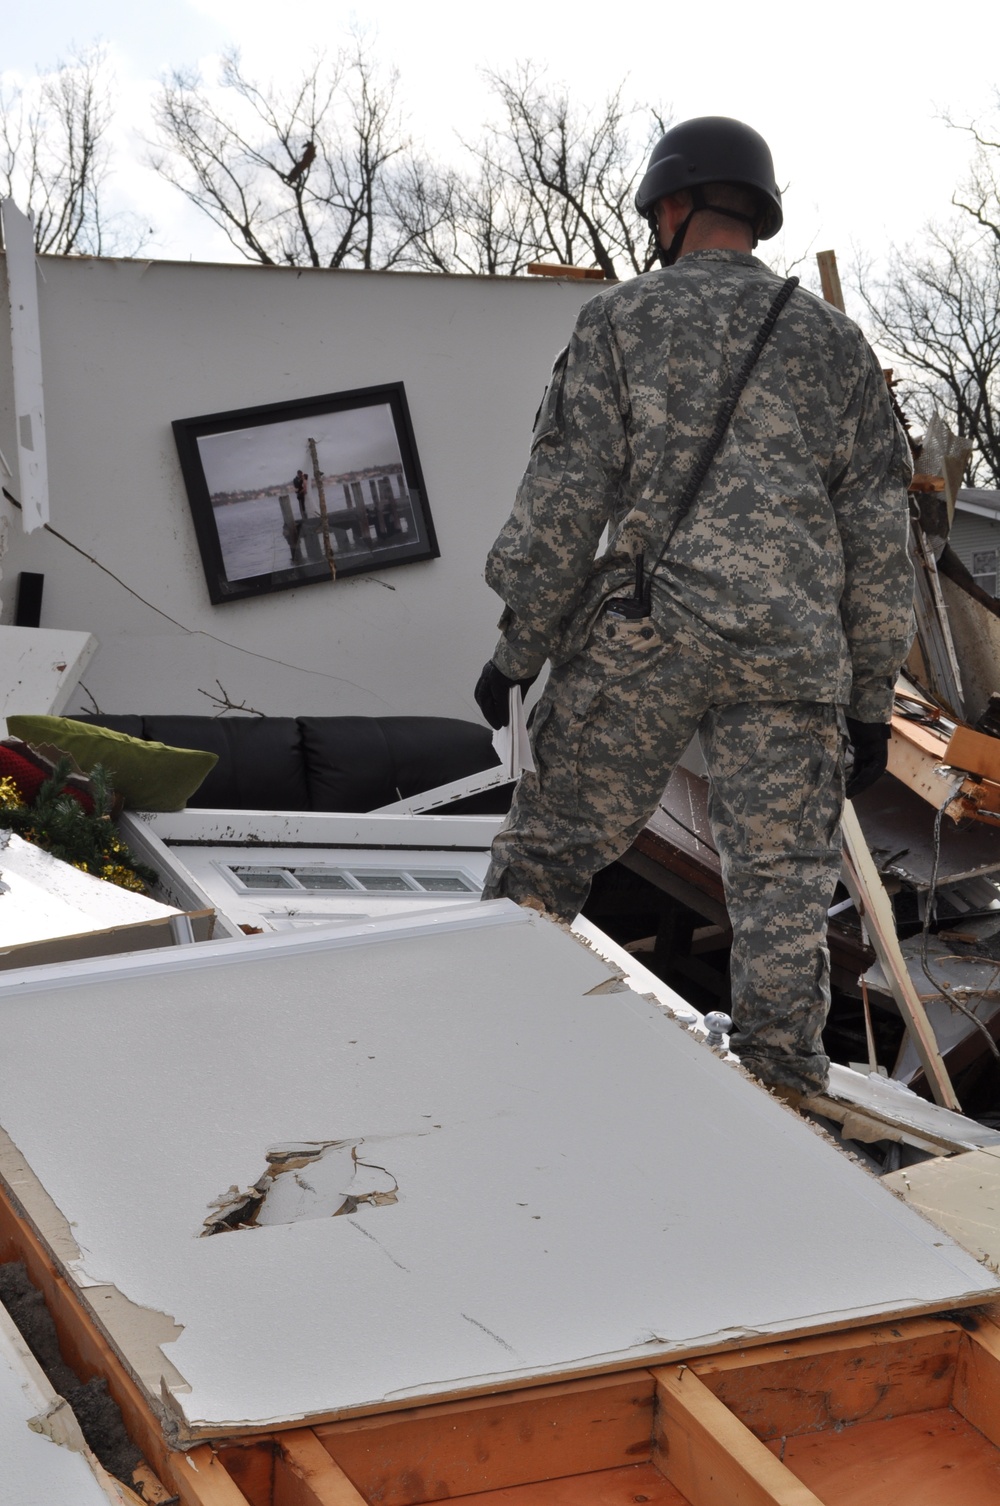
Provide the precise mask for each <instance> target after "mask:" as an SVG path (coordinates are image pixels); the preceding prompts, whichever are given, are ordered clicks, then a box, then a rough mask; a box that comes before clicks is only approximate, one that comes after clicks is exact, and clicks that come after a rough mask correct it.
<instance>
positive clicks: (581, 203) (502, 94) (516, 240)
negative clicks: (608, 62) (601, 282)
mask: <svg viewBox="0 0 1000 1506" xmlns="http://www.w3.org/2000/svg"><path fill="white" fill-rule="evenodd" d="M487 78H488V79H489V82H490V84H491V86H492V88H493V90H494V93H495V94H496V96H497V98H498V100H499V103H500V106H501V118H500V121H499V123H497V124H494V125H493V126H491V127H490V128H489V129H488V130H487V132H486V133H485V135H484V137H483V139H482V140H481V141H480V142H479V143H477V144H475V145H472V146H469V145H466V147H465V150H466V156H467V159H468V160H469V162H470V166H469V168H468V169H467V170H466V171H464V172H462V171H458V170H453V171H451V172H450V173H447V174H444V175H442V176H441V177H439V178H438V179H436V180H435V178H434V177H433V175H431V174H428V173H426V172H425V173H424V175H423V177H422V181H421V185H420V186H421V189H422V190H423V197H418V196H413V195H411V196H409V197H403V198H402V199H397V201H396V203H395V208H396V211H397V214H398V216H399V218H400V220H401V222H402V223H403V224H405V225H406V226H407V228H408V230H409V231H410V235H411V243H410V250H409V256H410V259H411V261H413V262H414V264H416V265H418V266H424V267H427V268H429V269H436V270H445V271H447V270H454V271H458V270H461V271H469V272H485V273H497V272H504V273H508V274H510V273H516V272H521V271H523V270H524V268H525V267H526V266H527V265H528V264H529V263H530V262H532V261H539V260H550V261H551V260H554V261H557V262H561V263H563V264H565V265H569V266H593V267H599V268H600V269H601V271H602V272H603V273H604V275H605V277H607V278H609V279H611V280H617V279H618V278H620V277H622V276H631V275H633V274H634V273H636V272H641V271H644V270H646V268H648V267H649V266H650V265H651V264H652V260H653V257H652V255H651V251H650V247H649V235H648V231H647V228H646V226H645V225H644V223H643V222H642V220H641V219H640V218H639V216H638V215H637V213H636V210H635V205H634V203H633V198H634V194H635V187H636V182H637V179H638V177H639V176H640V174H641V172H642V170H643V167H644V165H645V158H646V155H647V153H648V150H649V144H650V141H651V139H652V138H653V137H655V136H658V135H660V134H662V132H663V130H664V129H665V124H664V121H663V120H662V118H660V117H659V116H657V115H655V114H653V113H651V112H650V113H649V115H648V117H647V118H646V124H647V127H648V129H647V130H645V131H637V124H638V122H639V121H640V119H641V118H642V117H641V116H640V112H639V111H638V110H636V109H632V108H628V107H626V106H625V105H624V104H623V101H622V90H621V88H619V89H617V90H616V91H615V92H614V93H613V94H611V95H610V96H609V97H608V98H607V99H606V100H605V101H604V103H603V105H601V106H600V108H599V109H598V110H596V111H585V110H583V109H576V108H574V107H573V105H572V104H571V102H570V99H569V96H568V94H567V93H566V91H565V90H560V89H555V90H552V89H550V88H548V87H547V86H546V84H545V81H544V79H543V78H542V77H541V76H540V75H539V74H538V73H537V72H536V71H535V69H534V68H532V66H531V65H530V64H522V65H521V66H520V67H519V68H518V69H516V70H515V72H514V73H512V74H510V75H505V74H488V75H487ZM422 215H423V218H422Z"/></svg>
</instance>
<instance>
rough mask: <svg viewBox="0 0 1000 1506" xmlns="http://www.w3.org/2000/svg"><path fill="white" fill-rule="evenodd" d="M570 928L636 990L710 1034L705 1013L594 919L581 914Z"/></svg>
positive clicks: (672, 1014)
mask: <svg viewBox="0 0 1000 1506" xmlns="http://www.w3.org/2000/svg"><path fill="white" fill-rule="evenodd" d="M571 930H572V932H573V935H574V936H579V937H580V938H581V940H583V941H585V942H586V943H587V945H588V946H591V947H593V949H594V951H595V952H596V953H597V955H598V956H599V957H603V958H604V960H605V962H610V963H611V965H612V966H613V967H615V968H618V969H620V971H621V976H622V980H623V981H624V983H625V984H626V985H627V986H628V987H629V988H630V989H631V990H632V992H633V993H636V994H641V995H643V996H645V997H647V998H653V999H655V1000H656V1002H657V1003H658V1004H659V1005H660V1006H661V1007H662V1008H663V1009H664V1010H666V1012H667V1014H668V1015H670V1017H671V1018H672V1019H675V1020H678V1021H679V1022H680V1023H681V1024H682V1025H684V1026H685V1027H688V1026H692V1025H694V1026H696V1027H698V1030H699V1031H700V1032H702V1033H705V1034H707V1032H706V1031H704V1026H703V1023H702V1019H703V1017H702V1015H701V1014H700V1013H699V1012H698V1010H696V1009H695V1008H694V1006H693V1005H692V1004H689V1003H688V1001H687V999H684V998H682V997H681V995H680V994H679V993H678V992H677V991H676V989H673V988H671V987H670V984H669V983H664V981H663V979H662V978H658V977H657V976H656V974H655V973H654V972H651V971H650V969H649V968H648V967H646V966H645V965H644V964H643V963H642V962H640V961H639V959H638V958H637V957H635V956H633V954H632V953H631V952H627V951H626V950H625V948H624V947H623V946H619V945H618V943H617V941H612V939H611V937H610V936H608V935H607V934H606V933H605V932H604V931H602V930H601V929H600V928H599V927H598V926H595V925H594V923H593V921H590V920H587V919H586V917H585V916H583V915H578V916H577V917H576V919H575V920H574V922H573V924H572V927H571Z"/></svg>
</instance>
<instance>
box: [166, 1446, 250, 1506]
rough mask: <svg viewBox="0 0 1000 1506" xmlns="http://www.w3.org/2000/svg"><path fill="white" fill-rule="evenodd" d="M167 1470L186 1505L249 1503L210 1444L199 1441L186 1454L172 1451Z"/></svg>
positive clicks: (211, 1505) (245, 1504) (236, 1505)
mask: <svg viewBox="0 0 1000 1506" xmlns="http://www.w3.org/2000/svg"><path fill="white" fill-rule="evenodd" d="M166 1473H167V1478H169V1480H170V1482H171V1483H172V1484H173V1485H174V1486H176V1488H177V1493H178V1495H179V1496H180V1497H181V1499H182V1501H184V1502H185V1506H186V1503H187V1502H188V1501H189V1500H190V1501H191V1502H193V1503H194V1506H247V1498H246V1496H245V1495H244V1494H243V1492H242V1491H241V1490H240V1488H239V1486H238V1485H237V1484H236V1482H235V1481H234V1480H233V1478H232V1476H231V1475H230V1473H229V1471H228V1470H227V1469H226V1467H225V1465H224V1464H223V1462H222V1460H221V1459H220V1458H219V1456H218V1454H217V1453H216V1451H215V1449H214V1448H213V1446H212V1444H210V1443H199V1444H198V1446H197V1448H193V1449H191V1450H190V1451H189V1452H188V1453H186V1454H180V1453H174V1452H171V1453H170V1455H169V1465H168V1469H167V1472H166Z"/></svg>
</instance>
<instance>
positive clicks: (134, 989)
mask: <svg viewBox="0 0 1000 1506" xmlns="http://www.w3.org/2000/svg"><path fill="white" fill-rule="evenodd" d="M42 974H44V975H45V976H42ZM0 1034H2V1039H3V1041H4V1053H3V1060H2V1063H0V1104H2V1105H3V1108H2V1116H0V1117H2V1122H3V1127H4V1128H5V1129H6V1130H7V1132H8V1134H9V1135H10V1137H11V1140H12V1141H13V1143H14V1145H15V1146H16V1148H17V1150H18V1151H19V1152H20V1154H21V1155H22V1156H23V1157H24V1159H25V1160H26V1161H27V1163H28V1165H29V1167H30V1168H31V1171H32V1172H33V1174H34V1176H35V1177H36V1178H37V1179H38V1181H39V1183H40V1184H41V1186H42V1187H44V1189H45V1191H46V1193H47V1194H48V1196H49V1197H50V1198H51V1199H52V1202H53V1203H54V1205H55V1208H56V1209H58V1211H59V1217H58V1219H57V1220H56V1222H57V1224H58V1228H56V1229H49V1230H48V1231H47V1239H48V1241H49V1243H50V1245H51V1246H52V1247H53V1248H54V1249H55V1248H61V1249H62V1250H63V1252H64V1264H65V1266H66V1267H67V1269H68V1273H69V1275H70V1278H71V1279H72V1280H73V1281H74V1282H75V1283H76V1285H77V1286H78V1287H79V1288H81V1289H83V1290H84V1292H86V1291H87V1290H91V1289H93V1288H95V1287H96V1286H97V1285H98V1284H99V1285H101V1287H102V1288H103V1289H104V1290H107V1289H109V1288H114V1289H115V1291H116V1292H117V1293H118V1294H120V1297H121V1302H120V1303H118V1304H117V1309H120V1310H121V1311H117V1312H116V1304H113V1303H108V1304H106V1307H107V1318H106V1322H105V1326H106V1328H107V1329H108V1331H109V1333H110V1334H111V1336H112V1338H113V1340H114V1342H115V1343H116V1345H117V1346H118V1347H119V1349H120V1350H121V1351H122V1352H123V1353H124V1355H125V1356H126V1359H127V1360H128V1362H129V1364H130V1366H131V1368H132V1369H133V1371H134V1372H135V1373H137V1374H140V1375H142V1376H143V1377H144V1378H145V1383H146V1385H147V1387H148V1388H149V1390H150V1392H151V1393H153V1391H154V1388H153V1385H152V1376H153V1375H154V1374H155V1362H156V1358H157V1356H156V1353H155V1346H157V1345H158V1346H159V1347H160V1348H161V1350H162V1352H163V1356H164V1367H163V1370H164V1374H165V1375H166V1376H167V1380H166V1382H165V1387H164V1390H165V1396H166V1404H167V1406H168V1409H169V1412H170V1413H171V1414H173V1415H174V1416H175V1417H176V1420H177V1425H178V1428H179V1430H180V1432H181V1434H182V1435H183V1434H187V1435H189V1436H205V1435H207V1434H210V1433H217V1434H226V1433H232V1432H234V1431H237V1430H239V1429H241V1428H251V1427H252V1428H255V1429H260V1428H263V1427H267V1426H269V1425H271V1424H292V1423H295V1422H296V1421H298V1420H302V1419H318V1418H321V1417H324V1416H336V1415H347V1414H349V1413H350V1412H352V1411H376V1410H381V1409H383V1408H385V1407H387V1406H388V1407H392V1406H400V1405H405V1404H407V1403H412V1402H414V1401H416V1400H419V1399H445V1398H448V1397H452V1396H458V1395H462V1394H469V1393H473V1392H476V1391H483V1390H490V1389H496V1388H501V1387H507V1386H511V1385H515V1386H516V1385H524V1384H527V1383H529V1382H532V1381H536V1380H539V1379H542V1378H545V1377H550V1378H558V1377H563V1376H567V1375H572V1374H588V1373H597V1372H599V1371H600V1370H602V1369H611V1368H621V1367H622V1366H623V1365H625V1366H630V1365H636V1366H638V1365H642V1364H645V1363H648V1362H649V1361H650V1360H652V1359H657V1358H665V1357H668V1356H670V1357H676V1356H678V1355H681V1354H690V1353H694V1352H707V1351H710V1350H712V1349H717V1348H719V1347H720V1346H725V1345H726V1344H728V1343H731V1342H744V1343H746V1342H750V1343H752V1342H755V1341H758V1340H765V1339H768V1338H772V1337H775V1336H779V1335H783V1334H788V1333H793V1332H801V1331H805V1330H813V1329H823V1328H828V1327H831V1326H836V1325H838V1324H845V1325H846V1324H851V1323H856V1322H858V1321H861V1320H864V1319H865V1318H868V1317H874V1316H878V1315H882V1314H886V1313H902V1312H913V1311H916V1310H920V1309H922V1308H928V1309H932V1308H934V1307H943V1306H947V1307H951V1306H954V1305H956V1304H959V1303H963V1302H968V1301H971V1300H975V1299H976V1298H977V1297H986V1296H990V1295H993V1294H996V1293H998V1292H1000V1282H998V1281H997V1280H996V1279H995V1278H994V1277H992V1276H990V1275H988V1274H987V1273H986V1272H985V1271H984V1270H983V1268H982V1267H981V1266H979V1265H977V1264H976V1262H974V1261H973V1260H972V1259H971V1258H970V1257H969V1256H968V1255H966V1254H965V1252H964V1251H962V1250H961V1249H959V1248H958V1247H957V1246H956V1245H955V1244H953V1243H952V1242H951V1241H950V1240H949V1239H948V1238H947V1237H946V1236H944V1235H942V1234H940V1233H939V1232H938V1231H937V1230H936V1229H935V1228H933V1226H931V1225H930V1224H928V1223H927V1222H926V1221H925V1220H923V1219H922V1218H920V1217H919V1215H917V1214H915V1213H914V1212H913V1211H912V1210H911V1209H908V1208H906V1207H905V1206H904V1205H903V1204H901V1203H900V1202H899V1201H898V1200H897V1199H895V1198H894V1197H892V1195H891V1194H890V1193H888V1192H887V1191H886V1189H884V1188H882V1187H881V1186H879V1185H878V1183H877V1182H875V1181H873V1180H872V1179H871V1178H870V1177H869V1176H868V1175H867V1174H866V1173H865V1172H863V1171H862V1170H861V1169H860V1168H859V1167H857V1166H856V1165H855V1164H853V1163H852V1162H850V1161H848V1160H847V1159H845V1158H844V1157H843V1156H841V1155H840V1154H839V1152H838V1151H836V1150H835V1149H834V1148H833V1146H832V1145H830V1144H829V1143H827V1142H826V1141H825V1140H824V1139H822V1138H821V1137H819V1136H817V1135H816V1134H814V1133H813V1131H812V1130H811V1129H810V1128H809V1127H808V1126H807V1125H806V1124H805V1123H804V1122H803V1121H802V1120H801V1119H799V1118H798V1117H797V1116H796V1115H794V1114H793V1113H791V1112H790V1111H788V1110H787V1109H785V1108H784V1107H783V1106H782V1105H781V1104H780V1103H778V1102H777V1101H776V1100H774V1099H773V1098H771V1097H770V1095H768V1094H766V1093H764V1092H762V1091H761V1090H760V1088H759V1087H758V1086H757V1085H755V1084H754V1083H752V1082H751V1081H750V1080H749V1079H747V1078H745V1077H743V1076H742V1075H741V1074H740V1073H739V1071H738V1070H736V1069H735V1068H733V1067H732V1066H728V1065H726V1064H725V1063H724V1062H721V1061H719V1060H718V1059H717V1058H716V1057H715V1056H714V1055H713V1054H712V1053H711V1052H710V1051H708V1050H707V1049H706V1048H705V1047H704V1046H702V1045H699V1044H698V1042H697V1041H696V1040H694V1039H693V1038H692V1036H691V1035H689V1034H688V1033H686V1032H685V1031H684V1030H682V1029H681V1028H680V1027H679V1026H678V1025H677V1024H676V1023H675V1022H673V1021H672V1020H670V1019H669V1018H668V1017H667V1015H666V1014H665V1012H664V1010H663V1009H662V1008H661V1007H660V1006H659V1005H658V1004H656V1003H653V1002H651V1001H649V1000H645V999H642V998H639V997H638V996H636V995H635V994H633V993H632V992H630V991H629V990H627V989H626V988H624V986H623V985H622V984H621V982H620V980H619V978H618V976H617V974H616V971H615V970H614V969H613V968H611V967H609V966H608V964H607V963H605V962H603V961H602V960H601V959H600V958H599V957H597V956H596V955H595V953H594V952H592V951H591V950H589V949H588V948H587V947H585V946H584V945H583V944H582V943H581V942H578V941H577V940H576V939H575V938H573V937H572V936H571V935H569V934H568V933H567V932H566V931H565V930H563V929H562V928H561V927H559V926H556V925H554V924H552V923H550V922H547V921H546V920H544V919H543V918H542V917H540V916H537V915H535V914H533V913H532V912H530V911H522V910H518V909H517V907H516V906H514V905H511V904H509V903H508V902H506V901H498V902H494V903H492V904H487V905H475V906H469V907H468V909H467V910H466V911H465V912H464V913H463V912H460V911H453V912H450V913H449V914H448V915H447V916H442V915H439V916H437V917H436V918H434V920H433V923H432V920H430V919H429V920H427V921H425V922H424V923H423V924H422V925H418V924H416V923H415V922H406V923H402V922H401V923H399V924H398V925H397V926H396V927H395V928H393V927H392V926H391V925H390V923H387V922H373V923H371V924H370V925H368V926H366V927H364V928H360V929H359V933H358V934H351V933H350V932H348V931H346V930H344V931H340V932H338V933H332V932H331V933H327V934H326V935H325V936H324V935H321V934H320V933H312V934H310V933H308V932H304V933H302V934H301V935H300V936H297V937H290V938H287V939H286V938H283V937H261V938H255V940H254V941H253V942H250V943H243V942H240V943H233V942H228V941H227V942H220V943H215V942H208V943H205V944H203V945H202V946H199V947H187V948H178V949H177V950H176V952H173V953H163V954H160V955H158V956H155V957H153V956H145V957H143V956H136V957H132V958H129V959H120V960H118V961H117V962H115V961H112V962H109V963H107V964H98V963H91V964H82V965H80V966H79V967H78V968H75V969H74V968H71V967H69V966H67V967H66V968H63V969H58V968H51V969H43V970H38V972H37V973H36V974H34V975H27V974H24V975H20V977H17V976H12V977H11V978H10V980H9V981H8V980H0ZM39 1082H43V1083H44V1084H45V1088H46V1091H45V1092H44V1093H40V1092H39V1090H38V1084H39ZM130 1083H131V1084H135V1083H141V1084H146V1085H151V1084H155V1089H156V1090H155V1092H151V1091H141V1092H136V1091H131V1090H129V1086H128V1085H129V1084H130ZM276 1147H283V1148H284V1152H285V1154H286V1155H287V1156H288V1157H289V1158H290V1159H291V1163H292V1164H291V1169H290V1171H286V1172H284V1173H278V1174H276V1175H275V1176H273V1177H272V1178H270V1180H269V1182H268V1183H265V1186H273V1187H274V1188H276V1189H277V1188H278V1184H279V1183H280V1184H281V1187H280V1189H279V1190H278V1191H276V1193H275V1195H274V1197H273V1198H272V1197H271V1194H270V1192H269V1194H268V1195H269V1198H270V1201H269V1202H268V1204H267V1216H268V1221H267V1222H266V1223H265V1225H264V1226H263V1227H250V1228H239V1229H235V1230H232V1231H230V1232H225V1233H218V1234H215V1235H211V1236H209V1237H200V1236H201V1235H202V1233H203V1230H204V1228H205V1226H206V1225H205V1221H206V1219H208V1220H209V1221H211V1220H212V1219H216V1220H218V1219H220V1218H221V1217H223V1216H225V1213H226V1211H227V1210H230V1211H231V1210H232V1209H233V1208H234V1206H235V1204H234V1203H233V1202H232V1200H231V1201H230V1202H229V1203H228V1204H227V1203H226V1194H227V1192H229V1191H230V1190H231V1189H233V1188H234V1187H235V1188H236V1189H241V1190H242V1191H244V1192H245V1191H246V1190H247V1189H249V1188H250V1187H251V1186H252V1184H254V1183H255V1182H256V1181H257V1180H258V1179H261V1178H262V1176H263V1173H264V1172H265V1169H266V1167H267V1166H268V1164H270V1165H271V1166H272V1167H274V1166H275V1165H276V1164H277V1163H276V1162H274V1161H272V1162H270V1163H268V1162H267V1161H266V1159H265V1157H266V1155H267V1153H268V1152H269V1151H272V1152H274V1150H275V1148H276ZM317 1147H319V1148H320V1149H321V1150H322V1152H323V1154H322V1156H320V1158H319V1160H317V1159H316V1158H315V1155H314V1156H313V1159H312V1160H309V1156H310V1154H313V1153H314V1152H316V1149H317ZM310 1148H311V1149H310ZM345 1148H346V1150H345ZM345 1154H346V1157H347V1160H346V1162H345V1159H344V1158H345ZM302 1156H305V1158H306V1161H307V1162H308V1166H307V1165H306V1164H305V1163H304V1162H303V1161H302V1159H301V1158H302ZM296 1157H299V1160H298V1161H296V1159H295V1158H296ZM325 1157H328V1159H324V1158H325ZM338 1158H339V1160H338ZM345 1168H346V1173H347V1176H346V1177H345ZM282 1176H283V1177H284V1181H283V1182H282V1181H281V1178H282ZM347 1180H350V1181H351V1186H350V1187H349V1188H348V1186H347V1185H346V1181H347ZM342 1183H344V1185H341V1184H342ZM369 1183H370V1184H371V1185H370V1187H369V1185H368V1184H369ZM347 1191H350V1192H351V1194H352V1196H353V1197H354V1198H355V1199H356V1202H355V1204H354V1205H353V1206H348V1207H346V1208H345V1209H344V1211H343V1213H341V1214H338V1215H337V1216H331V1215H330V1209H331V1206H332V1203H331V1201H330V1200H331V1199H333V1198H334V1195H336V1198H335V1199H334V1200H336V1199H339V1198H341V1197H342V1196H343V1195H344V1193H345V1192H347ZM19 1197H20V1201H21V1203H22V1205H24V1206H28V1205H29V1204H30V1202H31V1198H30V1190H26V1188H25V1186H24V1184H23V1183H22V1185H21V1187H20V1190H19ZM366 1198H367V1199H368V1200H367V1201H365V1199H366ZM213 1205H214V1206H213ZM30 1211H31V1210H30V1207H29V1212H30ZM263 1216H264V1215H263V1214H261V1217H263ZM38 1217H39V1221H44V1214H39V1215H38ZM50 1222H51V1218H50ZM68 1236H69V1237H70V1238H71V1239H72V1241H74V1242H75V1246H76V1248H77V1251H78V1253H77V1254H75V1255H68V1254H66V1250H67V1246H66V1240H67V1237H68ZM95 1300H96V1299H95ZM101 1311H102V1312H103V1311H104V1307H102V1308H101ZM122 1312H124V1316H122ZM151 1367H152V1368H151ZM178 1377H180V1378H181V1379H178ZM155 1389H156V1390H158V1389H159V1388H158V1387H157V1388H155ZM151 1401H152V1402H153V1404H154V1405H158V1404H159V1398H158V1397H157V1396H155V1394H151Z"/></svg>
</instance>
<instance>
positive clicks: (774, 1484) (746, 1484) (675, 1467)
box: [653, 1365, 824, 1506]
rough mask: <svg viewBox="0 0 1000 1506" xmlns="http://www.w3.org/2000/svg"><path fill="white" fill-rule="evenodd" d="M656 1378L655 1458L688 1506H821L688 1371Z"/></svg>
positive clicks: (674, 1369) (672, 1370) (677, 1368)
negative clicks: (657, 1406) (689, 1505)
mask: <svg viewBox="0 0 1000 1506" xmlns="http://www.w3.org/2000/svg"><path fill="white" fill-rule="evenodd" d="M653 1374H654V1375H655V1376H656V1391H657V1400H658V1402H659V1410H658V1413H657V1426H656V1436H655V1438H654V1445H655V1453H654V1456H653V1457H654V1460H655V1462H656V1463H658V1464H659V1467H660V1469H661V1470H662V1471H663V1473H664V1475H666V1477H667V1479H668V1480H669V1481H670V1483H671V1484H672V1485H676V1486H677V1489H678V1490H679V1491H680V1492H681V1494H682V1495H683V1496H684V1497H685V1498H686V1499H687V1500H688V1501H690V1503H691V1506H824V1503H823V1502H822V1501H821V1500H820V1499H819V1497H818V1496H816V1495H813V1493H812V1491H811V1490H809V1488H808V1487H807V1486H805V1485H803V1484H802V1482H801V1480H798V1479H796V1477H795V1476H794V1475H793V1474H792V1472H791V1470H789V1469H786V1468H785V1466H784V1464H782V1463H781V1461H780V1460H779V1459H776V1458H775V1457H774V1455H773V1454H772V1453H771V1451H770V1450H769V1449H768V1448H767V1446H766V1445H765V1444H763V1443H761V1442H760V1441H759V1439H757V1438H755V1437H754V1435H753V1434H752V1433H751V1432H750V1429H749V1428H747V1427H745V1426H744V1424H743V1423H742V1422H740V1420H739V1418H737V1417H734V1415H733V1413H732V1412H730V1410H729V1408H728V1407H727V1406H725V1404H724V1403H723V1402H721V1401H719V1400H718V1398H717V1397H715V1396H713V1395H712V1392H711V1391H710V1390H709V1389H708V1387H707V1386H706V1385H705V1383H704V1381H702V1380H699V1378H698V1376H697V1375H695V1373H694V1371H693V1370H689V1369H688V1368H687V1366H685V1365H670V1366H665V1367H664V1368H663V1369H658V1370H655V1371H654V1372H653Z"/></svg>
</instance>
